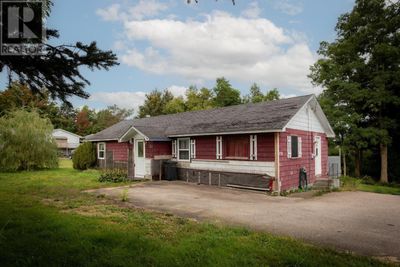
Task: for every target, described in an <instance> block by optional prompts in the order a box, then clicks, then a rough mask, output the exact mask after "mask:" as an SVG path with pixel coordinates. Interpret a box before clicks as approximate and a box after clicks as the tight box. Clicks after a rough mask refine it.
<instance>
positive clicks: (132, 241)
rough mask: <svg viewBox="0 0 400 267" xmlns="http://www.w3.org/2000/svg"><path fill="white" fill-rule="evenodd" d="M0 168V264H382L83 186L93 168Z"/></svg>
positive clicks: (92, 183) (93, 183)
mask: <svg viewBox="0 0 400 267" xmlns="http://www.w3.org/2000/svg"><path fill="white" fill-rule="evenodd" d="M60 167H61V168H60V169H56V170H48V171H36V172H20V173H0V263H1V266H33V265H34V266H143V265H145V266H149V265H150V266H211V265H212V266H381V265H382V266H383V265H385V264H384V263H382V262H379V261H376V260H374V259H371V258H367V257H361V256H355V255H350V254H345V253H339V252H336V251H333V250H330V249H324V248H318V247H314V246H311V245H306V244H304V243H302V242H299V241H296V240H293V239H289V238H281V237H276V236H273V235H270V234H266V233H258V232H254V231H249V230H247V229H244V228H234V227H227V226H222V225H214V224H209V223H198V222H195V221H191V220H188V219H183V218H179V217H175V216H170V215H162V214H158V213H152V212H146V211H142V210H135V209H130V208H126V207H124V206H123V203H122V202H119V203H116V202H115V201H112V200H109V199H107V198H105V197H104V196H99V197H96V196H93V195H90V194H84V193H81V190H85V189H89V188H99V187H102V186H103V187H104V186H111V185H112V186H115V183H112V184H111V183H109V184H107V183H106V184H104V183H99V182H98V181H97V178H98V175H99V173H98V172H97V171H96V170H88V171H83V172H79V171H76V170H73V169H71V168H70V162H68V161H62V162H61V163H60Z"/></svg>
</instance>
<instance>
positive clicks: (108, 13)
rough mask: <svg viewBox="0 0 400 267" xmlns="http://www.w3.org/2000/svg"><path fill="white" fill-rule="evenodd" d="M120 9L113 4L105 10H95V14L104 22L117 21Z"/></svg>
mask: <svg viewBox="0 0 400 267" xmlns="http://www.w3.org/2000/svg"><path fill="white" fill-rule="evenodd" d="M120 7H121V6H120V5H119V4H113V5H111V6H109V7H107V8H103V9H101V8H99V9H97V10H96V14H97V15H99V16H100V17H101V18H102V19H103V20H105V21H117V20H120V19H121V17H120Z"/></svg>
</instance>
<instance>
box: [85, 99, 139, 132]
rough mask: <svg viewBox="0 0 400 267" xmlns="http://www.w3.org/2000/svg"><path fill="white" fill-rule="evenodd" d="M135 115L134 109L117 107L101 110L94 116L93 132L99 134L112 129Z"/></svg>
mask: <svg viewBox="0 0 400 267" xmlns="http://www.w3.org/2000/svg"><path fill="white" fill-rule="evenodd" d="M132 114H133V109H125V108H119V107H118V106H117V105H112V106H108V107H107V108H106V109H102V110H99V111H98V112H96V114H95V115H94V117H95V118H94V122H93V129H92V132H93V133H95V132H99V131H101V130H103V129H105V128H108V127H110V126H111V125H114V124H116V123H118V122H120V121H122V120H124V119H127V118H128V117H129V116H131V115H132Z"/></svg>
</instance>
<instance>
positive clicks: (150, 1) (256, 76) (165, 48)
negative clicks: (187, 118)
mask: <svg viewBox="0 0 400 267" xmlns="http://www.w3.org/2000/svg"><path fill="white" fill-rule="evenodd" d="M353 4H354V3H353V1H352V0H324V1H321V0H280V1H279V0H259V1H244V0H236V5H235V6H233V5H232V2H231V1H230V0H219V1H217V2H216V1H213V0H200V1H199V3H198V4H195V3H194V1H193V3H192V4H190V5H188V4H186V0H166V1H161V0H142V1H132V0H131V1H130V0H121V1H111V0H85V1H82V0H80V1H78V0H68V1H60V0H58V1H54V7H53V9H52V13H51V16H50V19H49V21H48V26H49V27H50V28H55V29H58V30H59V31H60V35H61V38H60V39H58V40H56V42H57V43H73V42H75V41H84V42H90V41H97V43H98V46H99V47H100V48H102V49H112V50H113V51H115V53H116V54H117V55H118V59H119V62H120V65H119V66H117V67H114V68H112V69H111V70H109V71H98V70H97V71H94V72H91V71H89V70H84V74H85V76H86V77H87V78H88V79H89V80H90V82H91V85H90V86H88V87H87V88H86V90H87V91H88V92H89V93H90V94H91V97H90V98H89V99H87V100H82V99H77V98H73V99H72V102H73V104H74V105H75V106H77V107H79V106H82V105H84V104H87V105H89V106H90V107H92V108H102V107H105V106H107V105H111V104H117V105H120V106H122V107H126V108H128V107H132V108H137V106H138V105H140V104H141V103H142V102H143V99H144V94H145V93H146V92H149V91H151V90H152V89H154V88H158V89H164V88H170V89H171V91H172V92H173V93H174V94H176V95H181V94H183V93H184V90H185V88H186V87H188V86H189V85H191V84H196V85H197V86H198V87H201V86H206V87H209V88H212V87H213V85H214V83H215V78H216V77H220V76H225V77H226V78H227V79H228V80H230V81H231V83H232V85H233V86H234V87H236V88H238V89H239V90H240V91H241V92H242V94H247V92H248V88H249V87H250V85H251V84H252V83H253V82H257V83H258V84H260V85H261V87H262V88H263V90H267V89H270V88H273V87H277V88H278V89H279V91H280V92H281V94H283V95H284V96H292V95H302V94H307V93H318V92H319V91H320V90H321V88H313V87H312V85H311V83H310V82H309V80H308V78H307V77H306V75H307V74H308V72H309V70H308V69H309V66H310V64H312V63H313V62H314V61H315V60H316V59H317V55H316V51H317V49H318V47H319V42H320V41H322V40H327V41H332V40H333V39H334V38H335V32H334V26H335V24H336V21H337V18H338V16H339V15H340V14H342V13H344V12H347V11H350V10H351V8H352V6H353Z"/></svg>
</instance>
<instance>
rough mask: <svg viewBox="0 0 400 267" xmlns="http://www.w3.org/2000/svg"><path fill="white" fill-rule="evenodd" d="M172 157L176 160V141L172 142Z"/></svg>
mask: <svg viewBox="0 0 400 267" xmlns="http://www.w3.org/2000/svg"><path fill="white" fill-rule="evenodd" d="M172 157H173V158H176V140H172Z"/></svg>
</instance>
